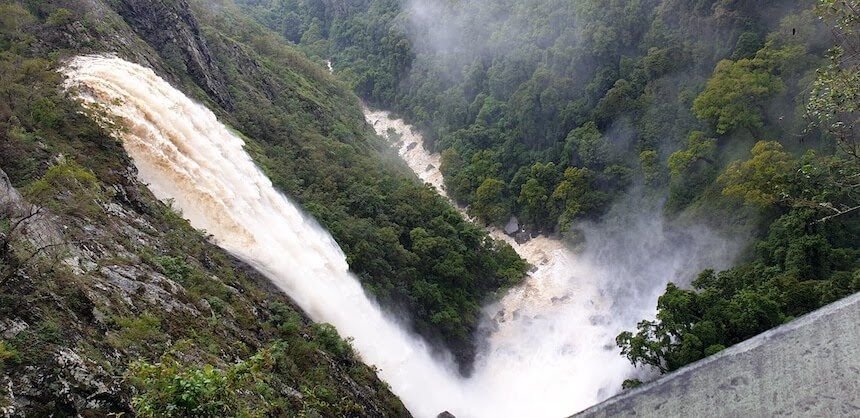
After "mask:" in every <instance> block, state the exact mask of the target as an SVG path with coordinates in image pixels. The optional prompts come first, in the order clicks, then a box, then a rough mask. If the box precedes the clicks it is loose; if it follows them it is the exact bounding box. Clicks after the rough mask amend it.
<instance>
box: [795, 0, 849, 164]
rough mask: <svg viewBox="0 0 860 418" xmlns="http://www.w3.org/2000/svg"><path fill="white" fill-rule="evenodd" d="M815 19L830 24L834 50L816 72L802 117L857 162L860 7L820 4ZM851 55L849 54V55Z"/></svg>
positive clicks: (830, 2) (824, 0)
mask: <svg viewBox="0 0 860 418" xmlns="http://www.w3.org/2000/svg"><path fill="white" fill-rule="evenodd" d="M818 3H819V4H818V8H817V9H816V10H817V12H818V13H819V15H821V16H822V17H824V18H826V19H827V20H829V21H832V22H833V23H834V28H833V31H834V33H835V34H836V36H835V38H836V46H834V47H833V48H831V50H830V51H829V55H830V62H829V63H828V65H826V66H824V67H823V68H821V69H819V70H818V74H817V78H816V80H815V82H814V83H813V84H812V90H811V92H810V100H809V103H808V104H807V106H806V115H807V118H808V119H809V120H810V123H811V125H812V126H813V127H816V126H817V127H821V128H822V129H823V130H824V131H825V132H826V133H827V134H828V135H829V136H831V137H833V138H834V139H835V140H836V141H837V143H838V145H839V146H840V148H841V149H842V150H843V151H844V152H845V153H846V154H848V155H850V156H852V157H853V158H854V159H855V160H860V144H858V140H857V137H858V135H860V134H858V129H860V124H858V122H860V61H858V60H857V59H856V54H857V52H856V51H857V50H858V48H860V41H858V38H857V34H858V33H860V3H858V2H857V1H856V0H849V1H834V0H820V1H819V2H818ZM852 51H853V52H852Z"/></svg>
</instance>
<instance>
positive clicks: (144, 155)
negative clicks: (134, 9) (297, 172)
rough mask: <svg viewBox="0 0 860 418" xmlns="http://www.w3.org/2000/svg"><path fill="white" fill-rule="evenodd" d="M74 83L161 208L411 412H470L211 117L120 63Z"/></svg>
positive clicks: (108, 63) (442, 369)
mask: <svg viewBox="0 0 860 418" xmlns="http://www.w3.org/2000/svg"><path fill="white" fill-rule="evenodd" d="M65 74H66V76H67V80H68V81H67V84H68V86H69V87H77V88H78V89H79V94H80V97H81V98H82V99H83V100H84V102H85V103H90V104H98V105H100V106H103V107H105V108H106V109H107V110H108V111H109V112H110V113H111V114H112V115H113V116H116V117H119V118H120V119H121V120H122V122H123V123H124V124H125V125H126V127H127V128H128V129H127V130H126V131H124V132H122V133H121V136H122V142H123V146H124V147H125V149H126V151H127V152H128V154H129V155H130V156H131V158H132V159H133V160H134V163H135V165H136V166H137V168H138V171H139V176H140V178H141V179H142V180H143V181H144V182H146V183H148V184H149V188H150V190H152V192H153V193H154V194H155V195H156V196H157V197H158V198H160V199H173V200H174V202H175V205H176V206H177V207H178V208H179V209H181V210H182V214H183V216H184V217H186V218H187V219H188V220H190V221H191V224H192V225H193V226H194V227H196V228H199V229H203V230H206V232H208V233H209V234H212V236H213V237H214V239H215V241H216V243H217V244H218V245H219V246H221V247H222V248H224V249H226V250H227V251H230V252H231V253H233V254H235V255H237V256H239V257H240V258H242V259H243V260H245V261H246V262H248V263H249V264H251V265H253V266H254V267H255V268H257V269H258V270H260V271H261V272H262V273H264V274H265V275H266V276H267V277H268V278H269V279H271V280H272V281H273V282H274V283H275V284H276V285H277V286H278V287H280V288H281V289H282V290H283V291H284V292H286V293H287V294H288V295H290V297H291V298H292V299H293V300H295V301H296V303H297V304H298V305H299V306H301V308H302V309H303V310H304V311H305V312H306V313H307V314H308V315H309V316H310V317H311V318H312V319H313V320H315V321H320V322H328V323H330V324H332V325H334V326H335V327H336V328H337V330H338V331H339V332H340V333H341V335H344V336H351V337H354V338H355V340H354V341H353V345H354V346H355V348H356V350H357V351H358V352H359V353H360V355H361V357H362V359H363V360H364V361H365V362H366V363H368V364H373V365H376V366H377V367H379V369H380V372H379V373H380V376H381V378H382V379H383V380H385V381H386V382H388V383H389V384H390V385H391V386H392V388H393V389H394V390H395V391H396V393H397V395H398V396H399V397H400V398H401V399H402V400H403V402H404V404H405V405H407V407H408V408H409V409H410V411H412V412H413V413H414V414H415V415H418V416H435V415H436V414H438V413H439V412H441V411H443V410H444V409H445V405H458V404H462V402H463V400H462V399H461V392H460V391H459V390H458V385H457V379H456V378H455V377H454V376H455V375H454V374H453V373H452V372H450V371H449V370H450V369H448V367H447V366H446V365H445V363H444V362H440V361H438V360H436V359H433V358H432V357H431V356H430V353H429V350H428V349H427V348H426V347H425V345H424V344H423V342H421V341H420V340H418V339H416V338H414V337H412V336H410V335H408V334H407V333H406V332H405V331H403V329H402V328H401V327H400V326H398V324H396V323H395V322H394V321H392V320H390V319H388V318H386V317H384V316H383V313H382V311H381V310H380V309H379V308H378V307H377V306H376V305H375V304H374V303H373V302H372V301H371V300H370V299H368V298H367V297H366V296H365V294H364V292H363V290H362V288H361V286H360V284H359V282H358V280H357V279H356V278H355V277H353V276H352V275H351V274H350V273H349V271H348V266H347V264H346V259H345V256H344V254H343V252H341V250H340V248H338V246H337V244H336V243H335V242H334V241H333V240H332V238H331V237H330V236H329V235H328V233H327V232H326V231H324V230H323V229H322V228H320V227H319V225H318V224H317V223H316V222H315V221H314V220H313V219H310V218H309V217H307V216H305V215H304V214H302V213H301V212H300V210H299V209H298V208H297V207H296V205H295V204H293V203H292V202H290V201H289V200H287V199H286V198H285V197H284V196H283V195H282V194H280V193H278V192H277V191H276V190H275V189H274V188H273V187H272V183H271V181H269V179H268V178H266V176H265V175H264V174H263V173H262V172H261V171H260V170H259V169H258V168H257V167H256V166H255V165H254V162H253V161H252V160H251V158H250V157H249V156H248V154H247V153H246V152H245V150H244V149H243V146H244V142H243V141H242V140H241V139H240V138H238V137H237V136H236V135H234V134H232V133H231V132H230V131H229V130H228V129H227V128H226V127H225V126H224V125H222V124H221V123H220V122H218V120H217V119H216V118H215V115H214V114H213V113H212V112H210V111H209V110H208V109H206V108H205V107H203V106H201V105H199V104H197V103H194V102H192V101H191V100H190V99H188V98H187V97H185V95H183V94H182V93H181V92H180V91H178V90H176V89H175V88H173V87H172V86H171V85H170V84H168V83H167V82H166V81H164V80H162V79H161V78H159V77H158V76H157V75H156V74H155V73H154V72H153V71H152V70H149V69H146V68H144V67H141V66H139V65H137V64H132V63H129V62H126V61H123V60H121V59H118V58H110V57H100V56H85V57H78V58H76V59H74V60H73V61H71V62H70V63H69V64H68V65H67V66H66V68H65Z"/></svg>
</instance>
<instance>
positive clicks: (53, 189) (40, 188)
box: [26, 161, 104, 217]
mask: <svg viewBox="0 0 860 418" xmlns="http://www.w3.org/2000/svg"><path fill="white" fill-rule="evenodd" d="M26 194H27V196H28V197H29V198H30V199H32V200H33V201H34V202H36V203H38V204H41V205H44V206H47V207H48V208H50V209H52V210H54V211H56V212H62V213H68V214H71V215H75V216H89V217H92V216H96V215H98V214H99V213H100V212H101V208H100V206H99V202H100V201H102V200H103V199H104V194H103V193H102V191H101V186H100V185H99V182H98V179H96V177H95V175H94V174H93V173H92V172H91V171H89V170H87V169H85V168H84V167H81V166H80V165H79V164H77V163H75V162H73V161H62V162H60V163H59V164H56V165H54V166H51V168H49V169H48V171H46V172H45V174H44V175H43V176H42V177H41V178H40V179H38V180H37V181H35V182H33V183H32V184H31V185H30V186H29V187H28V188H27V190H26Z"/></svg>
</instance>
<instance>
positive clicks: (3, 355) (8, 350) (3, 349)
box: [0, 341, 18, 370]
mask: <svg viewBox="0 0 860 418" xmlns="http://www.w3.org/2000/svg"><path fill="white" fill-rule="evenodd" d="M17 357H18V352H17V351H15V349H14V348H13V347H11V346H10V345H9V344H8V343H7V342H6V341H0V370H2V369H3V368H4V367H5V366H6V364H7V363H11V362H14V361H15V359H16V358H17Z"/></svg>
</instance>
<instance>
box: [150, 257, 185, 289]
mask: <svg viewBox="0 0 860 418" xmlns="http://www.w3.org/2000/svg"><path fill="white" fill-rule="evenodd" d="M155 262H156V263H157V264H158V266H159V267H161V271H162V272H164V274H165V275H166V276H167V277H168V278H169V279H171V280H173V281H175V282H177V283H181V284H188V278H189V277H191V274H192V273H193V272H194V270H193V269H192V268H191V266H190V265H189V264H188V263H187V262H185V260H183V259H182V258H179V257H171V256H161V257H156V258H155Z"/></svg>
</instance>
